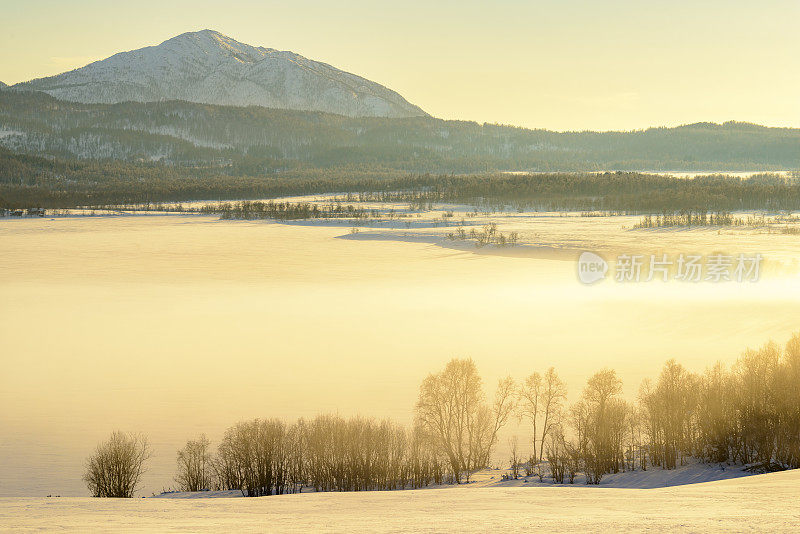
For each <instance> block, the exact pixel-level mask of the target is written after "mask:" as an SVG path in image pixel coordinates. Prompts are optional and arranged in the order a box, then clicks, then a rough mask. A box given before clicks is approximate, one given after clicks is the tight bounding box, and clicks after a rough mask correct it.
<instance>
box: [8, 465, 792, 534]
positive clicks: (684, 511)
mask: <svg viewBox="0 0 800 534" xmlns="http://www.w3.org/2000/svg"><path fill="white" fill-rule="evenodd" d="M798 492H800V470H796V471H784V472H780V473H771V474H766V475H754V476H748V477H743V478H736V479H729V480H721V481H716V482H707V483H701V484H690V485H683V486H675V487H671V488H659V489H622V488H604V487H600V488H591V487H586V486H564V487H547V488H545V487H468V486H467V487H451V488H447V489H438V490H414V491H394V492H363V493H311V494H299V495H281V496H273V497H262V498H255V499H194V500H183V499H129V500H112V499H89V498H61V499H0V528H3V529H7V530H10V531H15V532H21V531H22V532H24V531H33V530H37V529H45V530H58V529H66V530H84V531H85V530H92V531H112V530H113V531H125V532H135V531H158V532H165V531H193V532H195V531H233V530H244V531H281V532H319V531H322V532H331V531H341V532H431V531H457V532H486V531H488V530H497V531H502V532H517V531H530V530H531V529H542V531H547V532H566V531H583V532H586V531H598V530H602V531H642V530H656V531H663V530H667V529H670V530H675V529H681V530H689V531H725V532H745V531H750V532H752V531H757V532H763V531H769V532H790V531H798V530H800V504H798V500H797V495H798Z"/></svg>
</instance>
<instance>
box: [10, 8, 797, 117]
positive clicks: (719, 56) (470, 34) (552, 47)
mask: <svg viewBox="0 0 800 534" xmlns="http://www.w3.org/2000/svg"><path fill="white" fill-rule="evenodd" d="M0 14H2V16H1V17H0V81H4V82H6V83H9V84H10V83H16V82H20V81H24V80H28V79H31V78H34V77H41V76H47V75H52V74H57V73H59V72H62V71H64V70H69V69H72V68H76V67H80V66H83V65H84V64H86V63H88V62H90V61H92V60H95V59H102V58H104V57H107V56H109V55H111V54H113V53H115V52H118V51H122V50H131V49H135V48H140V47H142V46H147V45H151V44H157V43H159V42H161V41H163V40H165V39H167V38H169V37H172V36H174V35H177V34H179V33H183V32H185V31H194V30H199V29H203V28H211V29H216V30H218V31H220V32H222V33H224V34H226V35H229V36H231V37H233V38H235V39H237V40H239V41H243V42H246V43H249V44H253V45H261V46H267V47H272V48H278V49H282V50H293V51H295V52H298V53H300V54H303V55H304V56H307V57H309V58H312V59H316V60H320V61H324V62H327V63H330V64H332V65H334V66H336V67H339V68H341V69H344V70H347V71H351V72H354V73H357V74H359V75H362V76H364V77H366V78H369V79H372V80H374V81H377V82H379V83H382V84H384V85H387V86H388V87H390V88H392V89H394V90H396V91H398V92H399V93H400V94H402V95H403V96H404V97H406V98H407V99H408V100H409V101H411V102H413V103H415V104H417V105H419V106H421V107H422V108H423V109H425V110H426V111H428V112H429V113H431V114H433V115H435V116H437V117H442V118H448V119H469V120H476V121H479V122H484V121H485V122H499V123H505V124H514V125H520V126H526V127H531V128H550V129H558V130H566V129H570V130H580V129H602V130H607V129H633V128H643V127H647V126H651V125H676V124H682V123H687V122H696V121H715V122H721V121H725V120H742V121H751V122H757V123H761V124H768V125H775V126H795V127H800V32H799V30H800V29H799V28H798V20H800V1H799V0H764V1H761V2H751V1H737V0H727V1H716V0H711V1H702V2H696V1H695V2H688V1H682V0H674V1H671V2H664V1H661V2H655V1H653V2H641V1H634V0H618V1H604V2H601V1H580V0H560V1H555V0H554V1H551V2H541V1H527V2H525V1H518V0H495V1H493V2H473V1H469V0H460V1H449V0H448V1H435V2H431V1H425V2H423V1H418V0H411V1H406V2H398V1H393V2H381V1H377V0H369V1H347V0H340V1H337V2H319V1H311V0H299V1H293V2H287V1H281V2H272V1H269V0H258V1H235V0H228V1H225V2H219V1H199V0H192V1H184V0H179V1H164V0H160V1H153V0H139V1H136V2H108V1H107V0H103V1H95V0H71V1H61V0H19V1H18V0H0Z"/></svg>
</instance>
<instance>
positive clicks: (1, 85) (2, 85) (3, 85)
mask: <svg viewBox="0 0 800 534" xmlns="http://www.w3.org/2000/svg"><path fill="white" fill-rule="evenodd" d="M3 87H8V85H6V84H4V83H3V82H0V89H2V88H3Z"/></svg>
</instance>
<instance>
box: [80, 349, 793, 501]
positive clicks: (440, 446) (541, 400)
mask: <svg viewBox="0 0 800 534" xmlns="http://www.w3.org/2000/svg"><path fill="white" fill-rule="evenodd" d="M621 393H622V381H621V380H620V379H619V378H618V377H617V375H616V373H615V372H614V371H613V370H610V369H603V370H601V371H599V372H597V373H595V374H594V375H593V376H591V377H590V378H589V379H588V381H587V383H586V385H585V387H584V389H583V391H582V394H581V396H580V398H579V399H578V400H577V401H576V402H574V403H573V404H572V405H570V406H567V405H566V398H567V389H566V386H565V384H564V382H563V381H562V380H561V379H560V378H559V376H558V374H557V373H556V371H555V369H554V368H552V367H551V368H550V369H548V370H547V371H546V372H545V373H544V374H543V375H540V374H539V373H533V374H532V375H530V376H528V377H527V378H525V379H524V380H522V382H521V383H520V384H517V383H515V381H514V380H513V379H512V378H511V377H507V378H504V379H501V380H500V381H499V382H498V384H497V388H496V391H495V394H494V397H493V399H491V400H489V399H487V397H486V395H485V393H484V391H483V385H482V380H481V377H480V375H479V374H478V371H477V368H476V366H475V363H474V362H473V361H472V360H470V359H453V360H451V361H450V362H449V363H448V364H447V365H446V366H445V368H444V369H443V370H442V371H440V372H438V373H433V374H431V375H429V376H428V377H427V378H425V380H424V381H423V382H422V384H421V386H420V390H419V398H418V401H417V403H416V407H415V422H414V426H413V427H411V428H410V429H409V428H405V427H403V426H400V425H397V424H395V423H393V422H391V421H388V420H382V421H379V420H375V419H367V418H363V417H352V418H349V419H345V418H342V417H339V416H333V415H321V416H318V417H316V418H314V419H311V420H305V419H300V420H298V421H297V422H296V423H294V424H287V423H286V422H284V421H282V420H279V419H254V420H251V421H244V422H240V423H238V424H236V425H234V426H232V427H230V428H229V429H228V430H227V431H226V432H225V434H224V437H223V439H222V441H221V442H220V443H219V445H218V446H217V448H216V451H213V450H212V447H211V443H210V441H209V440H208V439H207V438H206V437H205V436H200V437H199V438H198V439H195V440H190V441H188V442H187V443H186V445H185V447H183V449H181V450H180V451H178V454H177V466H178V473H177V476H176V478H175V481H176V483H177V484H178V487H179V488H180V489H181V490H183V491H198V490H205V489H218V490H232V489H236V490H240V491H242V493H243V494H245V495H248V496H261V495H274V494H282V493H296V492H300V491H303V490H304V489H308V490H311V489H313V490H314V491H365V490H394V489H404V488H419V487H424V486H428V485H430V484H442V483H461V482H469V478H470V474H471V473H473V472H474V471H476V470H478V469H482V468H484V467H488V465H489V462H490V459H491V455H492V451H493V448H494V447H495V445H496V444H497V442H498V434H499V432H500V430H501V429H502V428H503V426H504V425H506V423H507V422H508V421H509V419H510V418H511V417H513V416H516V417H518V418H519V419H520V420H525V421H527V422H528V423H529V424H530V427H531V429H532V437H531V440H530V447H531V451H532V452H531V454H530V455H529V456H528V458H527V461H525V460H524V459H523V458H522V456H521V455H520V453H519V446H518V440H517V439H516V438H515V439H513V440H511V441H509V446H510V449H511V450H510V460H511V462H510V463H511V469H512V470H511V473H512V474H511V476H513V477H514V478H516V477H518V476H519V474H520V470H521V469H524V470H525V472H526V475H533V474H535V475H537V476H538V477H539V479H540V480H543V479H544V477H545V476H548V477H549V478H551V479H552V481H553V482H555V483H564V482H565V481H566V482H569V483H574V482H575V480H576V477H577V476H578V474H581V473H582V474H583V477H584V479H585V480H586V483H587V484H599V483H600V480H601V479H602V478H603V476H604V475H606V474H608V473H617V472H619V471H632V470H646V469H648V467H653V466H657V467H661V468H664V469H674V468H675V467H677V466H678V465H681V464H683V463H684V462H685V460H686V459H687V458H689V457H693V458H697V459H700V460H703V461H709V462H727V463H732V464H740V465H747V466H749V467H750V468H752V469H757V470H764V471H768V470H776V469H787V468H798V467H800V334H797V335H795V336H794V337H793V338H792V339H791V340H790V341H789V342H788V344H787V345H786V347H785V349H783V350H782V349H781V348H780V347H778V346H777V345H776V344H775V343H768V344H767V345H765V346H763V347H762V348H760V349H758V350H748V351H746V352H745V353H744V354H743V355H742V356H741V357H740V358H739V359H738V360H737V361H736V363H735V364H734V365H733V367H732V368H731V369H730V370H728V369H726V368H725V367H724V366H723V365H722V364H717V365H715V366H713V367H711V368H710V369H708V370H707V371H705V372H704V373H701V374H698V373H692V372H689V371H688V370H687V369H685V368H684V367H683V366H681V365H680V364H678V363H676V362H675V361H674V360H670V361H668V362H667V363H666V364H665V365H664V367H663V369H662V371H661V373H660V374H659V376H658V378H657V379H656V380H655V381H651V380H645V381H644V382H643V383H642V385H641V388H640V392H639V397H638V402H630V401H627V400H625V399H623V398H622V395H621ZM149 456H150V448H149V446H148V444H147V440H146V439H145V438H144V437H143V436H140V435H133V434H124V433H121V432H115V433H114V434H112V435H111V438H110V439H109V440H108V441H107V442H105V443H102V444H101V445H99V446H98V447H97V450H96V452H95V454H94V455H93V456H92V457H90V458H89V460H88V463H87V467H86V473H85V475H84V479H85V481H86V483H87V485H88V487H89V490H90V491H91V493H92V495H94V496H97V497H131V496H132V495H133V493H134V492H135V490H136V487H137V485H138V483H139V481H140V479H141V475H142V473H143V471H144V469H143V466H144V463H145V461H146V460H147V458H148V457H149ZM545 469H547V471H545Z"/></svg>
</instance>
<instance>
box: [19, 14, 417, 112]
mask: <svg viewBox="0 0 800 534" xmlns="http://www.w3.org/2000/svg"><path fill="white" fill-rule="evenodd" d="M14 87H15V88H17V89H23V90H37V91H43V92H45V93H48V94H50V95H52V96H55V97H57V98H60V99H63V100H71V101H75V102H83V103H105V104H110V103H117V102H127V101H133V102H154V101H162V100H185V101H189V102H198V103H203V104H218V105H233V106H253V105H254V106H263V107H269V108H281V109H296V110H305V111H325V112H329V113H337V114H340V115H347V116H351V117H415V116H425V115H426V113H425V112H424V111H422V110H421V109H420V108H418V107H417V106H414V105H413V104H410V103H409V102H407V101H406V100H405V99H404V98H403V97H402V96H400V95H399V94H397V93H396V92H394V91H392V90H390V89H388V88H386V87H384V86H382V85H380V84H377V83H375V82H372V81H369V80H367V79H365V78H362V77H360V76H356V75H355V74H350V73H348V72H344V71H342V70H339V69H337V68H335V67H332V66H330V65H327V64H325V63H320V62H317V61H312V60H310V59H307V58H305V57H303V56H301V55H299V54H295V53H294V52H287V51H280V50H274V49H272V48H263V47H255V46H250V45H247V44H244V43H240V42H238V41H236V40H234V39H231V38H230V37H227V36H225V35H222V34H221V33H219V32H216V31H213V30H202V31H199V32H190V33H184V34H181V35H178V36H177V37H173V38H172V39H169V40H167V41H164V42H163V43H161V44H159V45H157V46H148V47H146V48H141V49H138V50H133V51H130V52H121V53H119V54H115V55H113V56H111V57H109V58H107V59H104V60H102V61H96V62H94V63H91V64H89V65H87V66H85V67H82V68H79V69H76V70H73V71H69V72H65V73H62V74H58V75H56V76H51V77H49V78H40V79H37V80H32V81H29V82H24V83H20V84H17V85H15V86H14Z"/></svg>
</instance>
